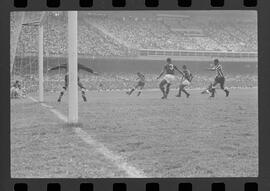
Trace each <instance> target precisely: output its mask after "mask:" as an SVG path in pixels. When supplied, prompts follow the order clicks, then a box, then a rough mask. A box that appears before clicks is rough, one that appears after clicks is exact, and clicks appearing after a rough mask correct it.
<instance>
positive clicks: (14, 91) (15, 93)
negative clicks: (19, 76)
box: [10, 80, 23, 98]
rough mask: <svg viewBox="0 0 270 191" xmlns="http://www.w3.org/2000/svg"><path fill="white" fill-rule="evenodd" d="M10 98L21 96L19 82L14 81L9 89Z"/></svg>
mask: <svg viewBox="0 0 270 191" xmlns="http://www.w3.org/2000/svg"><path fill="white" fill-rule="evenodd" d="M10 96H11V98H19V97H22V96H23V92H22V89H21V83H20V82H19V80H16V82H15V83H14V84H13V85H12V87H11V88H10Z"/></svg>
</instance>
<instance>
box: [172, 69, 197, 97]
mask: <svg viewBox="0 0 270 191" xmlns="http://www.w3.org/2000/svg"><path fill="white" fill-rule="evenodd" d="M182 68H183V70H182V72H183V74H184V75H183V76H182V79H181V84H180V86H179V92H178V94H177V95H176V97H181V92H184V93H185V94H186V96H187V98H188V97H189V96H190V94H189V93H188V92H187V91H186V90H185V87H187V86H189V85H190V83H191V80H192V79H193V75H192V74H191V72H190V71H189V70H188V69H187V66H186V65H183V67H182Z"/></svg>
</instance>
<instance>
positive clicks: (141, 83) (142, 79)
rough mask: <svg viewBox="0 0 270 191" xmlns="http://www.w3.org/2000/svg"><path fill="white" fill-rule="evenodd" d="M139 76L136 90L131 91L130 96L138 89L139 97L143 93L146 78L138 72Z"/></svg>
mask: <svg viewBox="0 0 270 191" xmlns="http://www.w3.org/2000/svg"><path fill="white" fill-rule="evenodd" d="M137 76H138V78H137V80H138V83H137V85H136V86H135V87H134V88H132V89H131V90H130V91H128V92H127V94H128V95H131V94H132V92H134V91H135V90H136V89H139V91H138V93H137V96H139V95H141V93H142V89H143V87H144V85H145V76H144V75H143V74H142V73H140V72H137Z"/></svg>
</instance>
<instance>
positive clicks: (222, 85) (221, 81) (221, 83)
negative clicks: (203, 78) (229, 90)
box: [214, 76, 225, 88]
mask: <svg viewBox="0 0 270 191" xmlns="http://www.w3.org/2000/svg"><path fill="white" fill-rule="evenodd" d="M224 83H225V78H224V77H221V76H217V77H216V78H215V82H214V85H215V84H220V87H221V88H224Z"/></svg>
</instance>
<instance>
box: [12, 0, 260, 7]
mask: <svg viewBox="0 0 270 191" xmlns="http://www.w3.org/2000/svg"><path fill="white" fill-rule="evenodd" d="M28 1H29V0H14V6H15V7H16V8H26V7H27V5H28ZM93 1H94V0H79V5H80V7H92V6H93ZM111 1H112V6H113V7H125V5H126V1H127V0H111ZM210 1H211V3H210V4H211V6H212V7H223V6H224V3H225V1H226V0H210ZM177 2H178V6H180V7H190V6H191V5H192V0H177ZM46 4H47V7H49V8H59V7H60V6H61V0H47V3H46ZM243 5H244V6H246V7H256V6H257V0H243ZM145 6H146V7H158V6H159V0H145Z"/></svg>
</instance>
